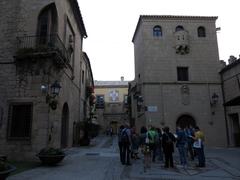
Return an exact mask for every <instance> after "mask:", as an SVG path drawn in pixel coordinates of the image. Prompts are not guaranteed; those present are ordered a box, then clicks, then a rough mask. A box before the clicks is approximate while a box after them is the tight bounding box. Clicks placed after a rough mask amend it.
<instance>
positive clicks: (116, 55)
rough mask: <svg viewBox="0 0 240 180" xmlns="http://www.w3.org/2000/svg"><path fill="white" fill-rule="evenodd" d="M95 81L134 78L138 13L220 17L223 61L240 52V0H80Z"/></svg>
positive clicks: (219, 44) (87, 47) (218, 25)
mask: <svg viewBox="0 0 240 180" xmlns="http://www.w3.org/2000/svg"><path fill="white" fill-rule="evenodd" d="M78 3H79V6H80V10H81V13H82V17H83V21H84V24H85V28H86V31H87V34H88V37H87V38H86V39H84V41H83V50H84V51H85V52H86V53H87V54H88V56H89V59H90V62H91V66H92V71H93V76H94V80H120V77H121V76H124V77H125V80H133V79H134V53H133V43H132V42H131V40H132V37H133V33H134V31H135V28H136V25H137V22H138V18H139V15H191V16H195V15H196V16H218V20H217V21H216V26H217V27H221V31H220V32H218V47H219V55H220V59H221V60H225V61H227V60H228V58H229V55H234V56H237V57H238V56H239V54H240V45H239V44H240V11H239V8H240V0H228V1H226V0H166V1H164V0H78Z"/></svg>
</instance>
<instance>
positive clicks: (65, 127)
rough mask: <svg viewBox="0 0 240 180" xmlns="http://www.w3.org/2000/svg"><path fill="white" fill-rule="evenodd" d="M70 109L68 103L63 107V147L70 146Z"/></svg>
mask: <svg viewBox="0 0 240 180" xmlns="http://www.w3.org/2000/svg"><path fill="white" fill-rule="evenodd" d="M68 127H69V109H68V105H67V103H65V104H64V105H63V109H62V127H61V148H66V147H67V146H68Z"/></svg>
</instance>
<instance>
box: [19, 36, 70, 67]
mask: <svg viewBox="0 0 240 180" xmlns="http://www.w3.org/2000/svg"><path fill="white" fill-rule="evenodd" d="M43 58H51V59H53V60H54V63H56V64H58V65H60V66H61V67H68V68H71V66H70V64H69V63H70V59H71V57H70V53H69V52H68V51H67V49H66V48H65V46H64V44H63V42H62V41H61V39H60V38H59V36H58V35H57V34H52V35H48V36H22V37H17V52H16V55H15V59H16V60H28V59H43Z"/></svg>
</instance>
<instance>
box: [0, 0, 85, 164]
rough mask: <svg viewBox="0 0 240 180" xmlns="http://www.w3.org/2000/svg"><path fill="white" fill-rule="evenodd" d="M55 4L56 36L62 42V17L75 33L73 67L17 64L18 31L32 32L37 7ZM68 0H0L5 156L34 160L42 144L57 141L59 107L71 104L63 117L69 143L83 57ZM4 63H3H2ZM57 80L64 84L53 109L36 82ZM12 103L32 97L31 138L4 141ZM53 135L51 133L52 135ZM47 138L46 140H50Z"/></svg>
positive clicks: (0, 144)
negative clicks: (67, 116)
mask: <svg viewBox="0 0 240 180" xmlns="http://www.w3.org/2000/svg"><path fill="white" fill-rule="evenodd" d="M53 2H54V3H55V5H56V9H57V13H58V35H59V38H60V39H61V41H62V42H63V43H65V45H66V41H67V40H66V35H65V32H66V31H65V28H66V20H67V19H68V21H69V22H70V24H71V27H72V29H73V31H74V35H75V48H74V66H72V69H73V70H71V69H70V68H62V69H61V68H60V69H59V68H58V67H56V66H54V63H53V61H54V60H53V59H51V58H50V59H48V58H45V59H38V60H37V62H35V61H34V62H33V63H30V64H29V63H28V62H27V63H26V62H25V63H23V64H22V65H20V66H18V65H17V64H15V63H12V64H6V63H11V62H13V61H14V56H15V55H16V54H15V53H16V50H17V47H16V45H17V37H18V36H34V35H36V32H37V22H38V16H39V13H40V12H41V10H42V9H43V8H44V7H46V6H47V5H49V4H50V3H53ZM69 3H70V2H69V1H67V0H64V1H58V0H56V1H53V0H41V1H38V0H31V1H29V0H18V1H7V0H2V1H1V2H0V8H1V11H0V21H1V26H0V30H1V32H2V33H1V34H0V41H1V42H2V43H1V45H0V54H1V55H0V63H1V64H0V80H1V84H0V107H1V108H2V109H3V113H2V114H3V115H2V120H1V121H2V122H1V123H0V124H1V125H0V153H2V154H7V155H8V156H9V159H16V160H20V159H21V160H23V159H32V160H33V159H34V157H35V154H36V153H37V152H38V151H39V150H40V149H41V148H43V147H46V146H54V147H60V146H61V128H62V127H61V125H62V109H63V105H64V104H65V103H66V104H67V105H68V108H69V119H68V122H67V124H68V125H67V129H68V130H67V147H70V146H72V142H73V123H74V122H77V121H80V120H81V119H80V116H81V115H80V94H79V93H80V91H81V89H80V88H81V85H80V71H81V70H80V61H82V56H81V54H82V40H83V37H82V36H81V33H80V32H79V28H78V26H77V23H76V19H75V17H74V15H73V12H72V9H71V6H70V4H69ZM3 63H4V64H3ZM55 80H58V81H59V83H60V85H61V86H62V88H61V90H60V94H59V96H58V97H57V100H58V106H57V109H56V110H52V109H51V108H50V107H49V106H48V104H47V103H46V94H44V93H43V92H42V91H41V89H40V87H41V85H43V84H44V85H48V86H49V87H50V85H51V84H52V83H54V81H55ZM11 102H32V103H33V118H32V124H31V126H32V127H31V128H32V129H31V139H30V140H29V141H19V140H12V141H10V140H7V127H8V107H9V104H10V103H11ZM50 137H51V138H50ZM49 139H50V141H49Z"/></svg>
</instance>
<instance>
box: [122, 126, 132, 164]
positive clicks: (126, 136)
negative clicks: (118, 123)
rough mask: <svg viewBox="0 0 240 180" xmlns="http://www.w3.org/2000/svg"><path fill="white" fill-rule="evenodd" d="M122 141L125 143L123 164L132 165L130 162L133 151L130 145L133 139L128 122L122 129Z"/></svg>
mask: <svg viewBox="0 0 240 180" xmlns="http://www.w3.org/2000/svg"><path fill="white" fill-rule="evenodd" d="M121 141H122V145H123V162H122V164H126V165H131V163H130V152H131V151H130V147H131V144H132V141H131V130H130V127H129V124H128V123H126V124H125V128H124V129H123V130H122V133H121ZM126 161H127V163H126Z"/></svg>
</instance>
